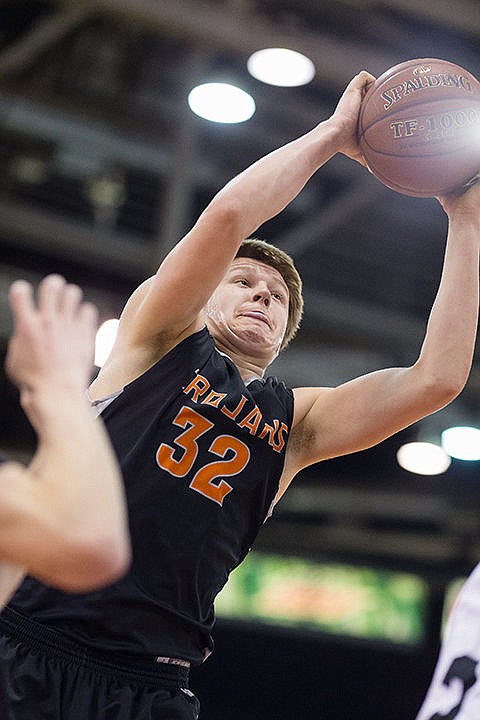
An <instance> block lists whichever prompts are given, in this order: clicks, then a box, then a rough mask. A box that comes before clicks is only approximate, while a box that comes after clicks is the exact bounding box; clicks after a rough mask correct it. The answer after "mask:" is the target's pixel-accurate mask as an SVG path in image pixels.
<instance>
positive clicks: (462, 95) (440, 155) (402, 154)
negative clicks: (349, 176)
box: [358, 58, 480, 197]
mask: <svg viewBox="0 0 480 720" xmlns="http://www.w3.org/2000/svg"><path fill="white" fill-rule="evenodd" d="M358 142H359V145H360V149H361V151H362V153H363V156H364V158H365V161H366V164H367V166H368V168H369V170H371V172H372V173H373V174H374V175H375V177H377V178H378V179H379V180H380V181H381V182H382V183H384V185H387V187H389V188H392V189H393V190H397V191H398V192H401V193H404V194H406V195H413V196H415V197H435V196H440V195H444V194H447V193H449V192H454V191H456V190H459V189H460V188H461V187H462V186H463V185H464V184H465V183H467V182H468V181H469V180H471V179H472V177H474V176H475V175H476V174H477V173H478V172H480V83H479V82H478V80H477V79H476V78H475V77H474V76H473V75H472V74H471V73H469V72H468V71H467V70H464V69H463V68H462V67H460V66H459V65H455V64H454V63H451V62H449V61H448V60H438V59H435V58H421V59H417V60H408V61H407V62H403V63H400V64H399V65H395V66H394V67H392V68H390V70H387V71H386V72H385V73H383V74H382V75H380V77H378V78H377V80H376V81H375V83H374V84H373V85H372V86H371V87H370V88H369V90H368V91H367V93H366V95H365V98H364V99H363V102H362V105H361V108H360V114H359V122H358Z"/></svg>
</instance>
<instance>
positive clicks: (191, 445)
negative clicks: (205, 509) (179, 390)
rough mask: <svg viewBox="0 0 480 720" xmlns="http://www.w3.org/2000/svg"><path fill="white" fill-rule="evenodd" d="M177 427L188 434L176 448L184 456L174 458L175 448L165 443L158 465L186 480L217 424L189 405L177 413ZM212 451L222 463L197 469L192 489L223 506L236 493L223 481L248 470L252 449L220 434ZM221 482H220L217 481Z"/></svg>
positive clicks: (181, 434)
mask: <svg viewBox="0 0 480 720" xmlns="http://www.w3.org/2000/svg"><path fill="white" fill-rule="evenodd" d="M173 424H174V425H177V426H178V427H180V428H183V429H184V432H182V433H180V434H179V435H178V437H177V438H176V440H175V445H177V446H178V447H179V448H181V449H182V450H183V453H182V454H181V455H180V457H179V458H178V459H176V458H175V457H174V453H175V448H172V447H171V446H170V445H167V444H166V443H162V444H161V445H160V447H159V448H158V450H157V463H158V465H159V466H160V467H161V468H162V470H166V471H167V472H168V473H170V475H173V476H175V477H185V475H187V474H188V473H189V472H190V470H191V469H192V468H193V465H194V463H195V460H196V459H197V457H198V452H199V447H198V442H197V441H198V439H199V438H200V437H201V436H202V435H204V434H205V433H207V432H209V431H210V430H212V429H213V428H214V427H215V425H214V424H213V423H212V422H210V420H207V419H206V418H204V417H203V416H202V415H200V414H199V413H197V412H196V411H195V410H193V408H189V407H186V406H185V405H184V406H183V407H182V408H181V409H180V411H179V412H178V413H177V416H176V417H175V419H174V421H173ZM208 451H209V452H211V453H213V454H214V455H217V456H218V457H221V458H222V460H215V461H213V462H211V463H208V464H207V465H203V467H201V468H200V469H199V470H197V472H196V473H195V475H194V477H193V480H192V482H191V483H190V487H191V488H192V489H193V490H196V491H197V492H199V493H201V495H204V496H205V497H207V498H208V499H209V500H213V501H214V502H216V503H218V504H219V505H222V504H223V500H224V499H225V497H226V495H228V493H229V492H231V490H233V487H232V486H231V485H230V484H229V483H228V482H226V481H225V480H224V479H223V478H224V477H232V476H233V475H238V473H240V472H242V470H244V468H245V467H246V466H247V464H248V461H249V460H250V450H249V449H248V447H247V445H245V443H243V442H242V441H241V440H238V438H235V437H232V436H231V435H218V436H217V437H215V438H214V440H213V441H212V443H211V444H210V447H209V448H208ZM232 453H233V455H232ZM227 454H230V455H231V457H229V458H228V460H225V457H226V455H227ZM218 479H219V481H218V482H215V481H216V480H218Z"/></svg>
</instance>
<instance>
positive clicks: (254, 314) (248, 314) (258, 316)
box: [242, 310, 271, 327]
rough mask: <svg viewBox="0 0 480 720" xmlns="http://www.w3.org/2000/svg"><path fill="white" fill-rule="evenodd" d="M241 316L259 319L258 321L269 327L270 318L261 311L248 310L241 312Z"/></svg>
mask: <svg viewBox="0 0 480 720" xmlns="http://www.w3.org/2000/svg"><path fill="white" fill-rule="evenodd" d="M242 315H243V317H248V318H253V319H254V320H260V322H263V323H265V325H268V327H271V324H270V320H269V319H268V317H267V316H266V315H264V314H263V313H262V312H259V311H258V310H248V311H246V312H243V313H242Z"/></svg>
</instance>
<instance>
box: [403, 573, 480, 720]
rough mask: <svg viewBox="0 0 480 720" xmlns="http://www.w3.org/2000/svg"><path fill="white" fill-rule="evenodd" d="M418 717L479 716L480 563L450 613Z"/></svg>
mask: <svg viewBox="0 0 480 720" xmlns="http://www.w3.org/2000/svg"><path fill="white" fill-rule="evenodd" d="M417 720H480V563H479V564H478V565H477V566H476V567H475V568H474V570H473V571H472V573H471V574H470V576H469V577H468V579H467V581H466V582H465V584H464V585H463V587H462V589H461V590H460V593H459V595H458V597H457V599H456V601H455V604H454V606H453V609H452V612H451V613H450V616H449V618H448V621H447V626H446V630H445V636H444V639H443V642H442V647H441V650H440V654H439V657H438V661H437V665H436V667H435V672H434V674H433V678H432V682H431V684H430V687H429V689H428V692H427V695H426V697H425V700H424V702H423V705H422V707H421V709H420V712H419V713H418V715H417Z"/></svg>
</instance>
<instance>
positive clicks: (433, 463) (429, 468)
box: [397, 442, 452, 475]
mask: <svg viewBox="0 0 480 720" xmlns="http://www.w3.org/2000/svg"><path fill="white" fill-rule="evenodd" d="M397 461H398V464H399V465H400V467H402V468H403V469H404V470H408V472H413V473H417V474H418V475H440V474H441V473H444V472H445V470H447V469H448V467H449V466H450V463H451V462H452V461H451V458H450V456H449V455H447V453H446V452H445V451H444V450H443V449H442V448H441V447H440V446H439V445H434V444H433V443H428V442H411V443H406V444H405V445H402V447H401V448H399V450H398V451H397Z"/></svg>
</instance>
